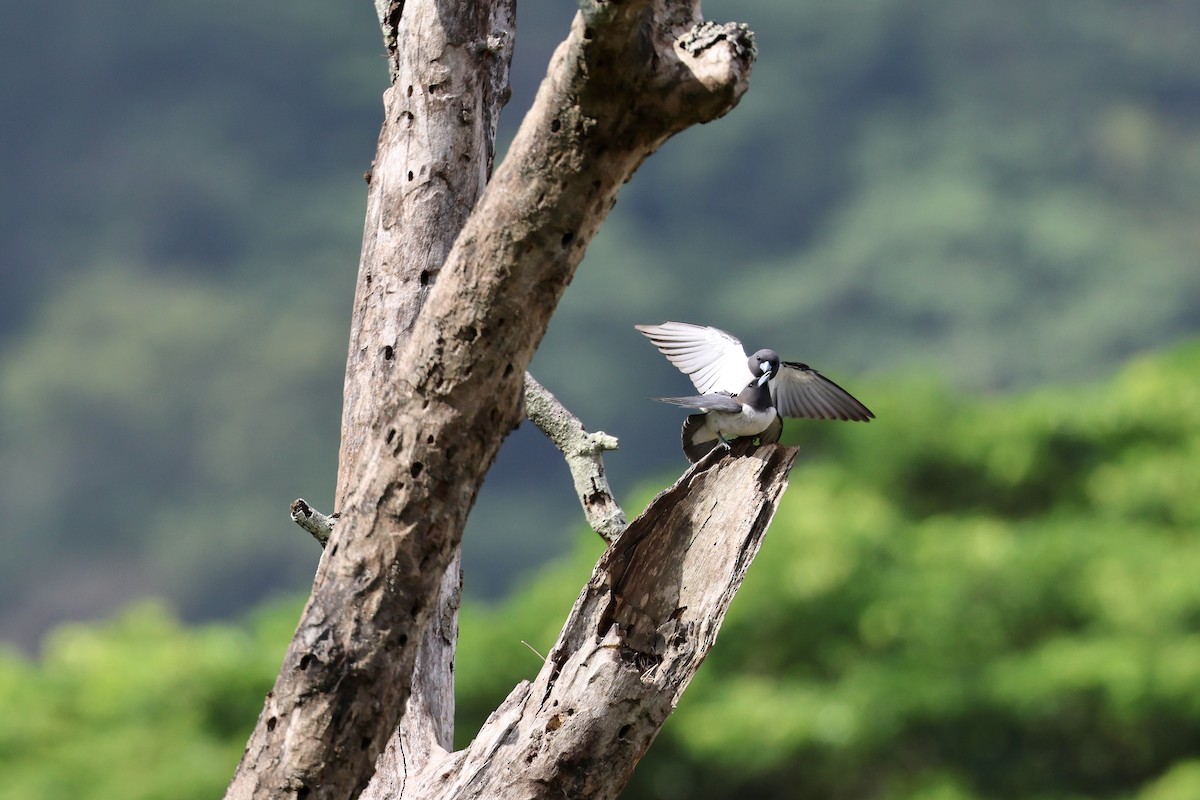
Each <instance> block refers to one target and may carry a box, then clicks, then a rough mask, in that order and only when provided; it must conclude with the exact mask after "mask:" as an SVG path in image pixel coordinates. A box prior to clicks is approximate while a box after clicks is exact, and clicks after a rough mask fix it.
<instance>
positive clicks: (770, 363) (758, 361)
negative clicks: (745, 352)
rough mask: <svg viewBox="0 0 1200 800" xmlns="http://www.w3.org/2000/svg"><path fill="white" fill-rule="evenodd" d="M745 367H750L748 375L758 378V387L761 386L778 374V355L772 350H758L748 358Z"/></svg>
mask: <svg viewBox="0 0 1200 800" xmlns="http://www.w3.org/2000/svg"><path fill="white" fill-rule="evenodd" d="M747 366H749V367H750V374H751V375H753V376H754V377H755V378H758V385H759V386H761V385H763V384H764V383H766V382H767V381H769V380H771V378H774V377H775V376H776V375H778V374H779V354H778V353H776V352H775V351H774V350H759V351H758V352H757V353H755V354H754V355H752V356H750V358H749V360H748V362H747Z"/></svg>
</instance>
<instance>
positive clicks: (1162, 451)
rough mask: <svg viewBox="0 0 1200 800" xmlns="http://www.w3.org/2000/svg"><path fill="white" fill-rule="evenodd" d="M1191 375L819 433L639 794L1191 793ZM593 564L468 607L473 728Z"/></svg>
mask: <svg viewBox="0 0 1200 800" xmlns="http://www.w3.org/2000/svg"><path fill="white" fill-rule="evenodd" d="M1197 374H1200V345H1193V346H1190V347H1186V348H1182V349H1179V350H1176V351H1173V352H1171V353H1168V354H1166V355H1164V356H1161V357H1158V358H1154V359H1145V360H1141V361H1138V362H1135V363H1133V364H1131V365H1130V366H1129V367H1128V368H1127V369H1126V370H1125V371H1124V372H1123V373H1122V374H1121V375H1120V376H1118V378H1117V379H1116V380H1115V381H1114V382H1113V384H1112V385H1111V386H1109V387H1096V386H1089V387H1084V388H1076V389H1071V390H1054V391H1044V392H1039V393H1036V394H1034V395H1031V396H1028V397H1024V398H1019V399H1016V400H1013V399H1009V400H994V401H988V402H984V403H979V404H968V403H965V402H963V400H962V399H961V398H956V397H953V396H951V395H949V394H947V393H945V392H944V391H939V390H934V389H931V388H930V387H928V386H925V387H922V386H900V387H898V388H897V389H896V390H895V391H894V392H887V391H886V390H883V389H880V390H879V395H880V397H881V402H880V403H879V404H878V406H877V408H876V410H877V411H878V412H879V419H878V420H877V421H875V422H872V423H871V425H870V426H869V427H868V426H862V427H858V426H856V427H850V426H846V427H844V428H834V429H832V430H830V429H829V428H828V427H827V428H826V429H824V430H825V431H826V432H825V435H823V436H822V437H821V438H820V439H819V440H817V442H816V444H815V445H813V446H812V447H808V449H809V450H810V452H812V451H816V453H817V455H814V456H813V457H812V458H811V460H809V461H808V462H807V463H805V464H803V465H802V466H800V467H799V468H798V469H797V470H796V472H795V474H794V475H793V477H792V482H791V486H790V488H789V489H788V491H787V494H786V496H785V500H784V503H783V505H782V507H781V508H780V510H779V513H778V515H777V516H776V518H775V520H774V522H773V524H772V527H771V530H770V532H769V534H768V537H767V540H766V542H765V544H764V546H763V549H762V552H761V554H760V555H759V557H758V559H757V561H756V562H755V564H754V567H753V568H752V570H751V572H750V575H749V577H748V579H747V581H746V583H745V585H744V587H743V589H742V591H741V592H740V593H739V595H738V597H737V600H736V601H735V603H734V606H733V608H732V610H731V612H730V615H729V618H728V619H727V621H726V623H725V627H724V629H723V630H722V633H721V638H720V641H719V642H718V644H717V647H716V648H715V650H714V651H713V653H712V655H711V656H710V657H709V659H708V661H707V662H706V664H705V666H704V668H703V669H702V670H701V673H700V674H699V676H698V677H697V679H696V681H695V683H694V684H693V686H692V687H691V689H690V690H689V691H688V693H687V694H686V695H685V696H684V699H683V701H682V703H681V705H680V707H679V710H678V711H677V713H676V714H675V715H674V716H673V717H672V718H671V719H670V720H669V722H668V723H667V726H666V727H665V729H664V731H663V733H662V735H661V736H660V738H659V740H658V742H657V743H656V744H655V746H654V747H653V748H652V749H651V751H650V753H649V755H648V757H647V758H646V760H645V761H644V762H643V763H642V765H641V767H639V770H638V772H637V774H636V776H635V781H634V785H633V786H632V787H631V789H630V790H629V794H628V796H630V797H656V798H672V797H689V798H704V797H711V798H723V797H763V798H773V797H777V798H781V799H782V798H793V797H821V798H838V799H840V798H925V799H932V798H962V799H963V800H968V799H969V800H985V799H986V800H992V799H993V798H996V799H998V798H1010V797H1022V798H1046V799H1047V800H1048V799H1049V798H1064V799H1065V798H1083V797H1089V798H1114V799H1115V798H1140V799H1141V800H1151V798H1159V797H1164V798H1165V797H1179V798H1183V797H1195V796H1200V769H1198V768H1197V765H1198V762H1197V757H1198V756H1200V753H1198V752H1197V750H1196V742H1198V741H1200V671H1198V670H1197V669H1196V665H1197V664H1200V633H1198V632H1197V629H1196V621H1197V620H1200V581H1197V580H1196V575H1197V574H1200V542H1197V541H1196V539H1195V536H1194V533H1195V530H1196V522H1197V520H1198V519H1200V471H1197V470H1196V469H1195V467H1194V465H1195V464H1196V463H1197V456H1200V384H1197V382H1196V380H1195V375H1197ZM817 430H818V429H817V427H816V426H815V425H814V426H813V427H812V428H811V429H810V428H809V427H808V426H805V425H803V424H802V423H801V424H793V425H791V426H790V428H789V432H790V434H791V435H792V436H794V437H795V439H796V440H797V441H800V442H808V441H809V440H810V437H809V434H810V432H816V431H817ZM803 446H806V447H807V445H803ZM822 451H824V452H833V453H834V455H833V457H829V458H826V457H822V456H821V455H820V453H821V452H822ZM586 560H587V559H584V558H580V559H579V561H578V562H577V563H574V564H573V565H572V566H571V567H570V568H565V567H564V568H560V569H559V570H558V571H557V572H556V573H547V574H545V575H544V576H543V577H542V578H541V579H540V580H539V581H537V582H535V583H534V584H533V585H532V586H530V587H528V588H527V589H526V590H524V591H523V592H522V593H520V594H519V595H518V596H517V597H516V598H514V600H513V601H512V602H511V603H510V604H508V605H505V606H502V607H500V608H497V609H494V610H492V611H488V612H483V611H481V610H479V609H473V608H470V607H468V608H467V609H466V611H465V613H464V622H463V629H464V632H467V633H468V634H469V635H468V636H465V637H464V643H463V648H462V654H461V662H462V666H461V667H460V671H459V676H460V692H461V693H462V695H463V700H462V703H461V706H462V709H463V711H464V712H466V713H467V714H469V715H470V717H471V719H470V723H468V724H467V725H466V726H465V727H468V728H471V726H473V725H477V724H478V722H479V721H480V719H481V715H482V713H483V711H484V710H485V709H490V708H491V707H493V706H494V705H495V703H496V702H497V701H498V699H499V697H501V696H502V695H503V692H506V691H507V690H508V688H510V687H511V686H512V684H513V682H514V681H515V680H516V679H518V678H520V677H529V676H530V675H531V674H532V673H533V672H535V671H536V668H537V666H538V664H537V663H536V661H535V660H533V659H531V658H530V656H529V655H528V651H526V650H525V648H524V647H523V646H522V645H521V644H520V640H521V639H525V640H527V641H530V642H531V643H536V644H537V645H538V646H539V648H540V649H543V652H544V651H545V649H546V648H549V647H550V646H551V641H552V638H553V635H554V631H555V630H556V628H557V626H558V624H559V623H560V620H561V616H562V613H563V611H564V610H565V609H566V608H567V606H568V598H569V597H570V596H571V595H572V593H573V591H574V590H573V589H572V587H577V586H578V585H579V583H580V580H581V576H582V575H586V572H587V565H586V564H585V563H584V562H585V561H586ZM484 653H486V656H485V655H483V654H484ZM472 662H474V664H473V663H472ZM471 729H473V728H471Z"/></svg>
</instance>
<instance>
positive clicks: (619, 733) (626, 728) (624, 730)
mask: <svg viewBox="0 0 1200 800" xmlns="http://www.w3.org/2000/svg"><path fill="white" fill-rule="evenodd" d="M632 728H633V726H632V725H622V726H621V730H619V731H617V738H618V739H624V738H625V737H626V736H628V735H629V731H630V730H631V729H632Z"/></svg>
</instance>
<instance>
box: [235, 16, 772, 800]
mask: <svg viewBox="0 0 1200 800" xmlns="http://www.w3.org/2000/svg"><path fill="white" fill-rule="evenodd" d="M376 9H377V11H378V13H379V19H380V23H381V25H382V28H383V34H384V40H385V44H386V46H387V49H388V54H389V61H390V65H391V77H392V83H391V87H390V88H389V90H388V91H387V92H386V94H385V96H384V108H385V120H384V124H383V128H382V131H381V133H380V138H379V146H378V150H377V154H376V159H375V162H374V165H373V168H372V171H371V172H370V173H369V181H370V188H369V193H368V207H367V220H366V225H365V230H364V240H363V250H362V259H361V262H360V266H359V275H358V284H357V290H356V294H355V306H354V317H353V322H352V330H351V341H350V353H349V358H348V362H347V371H346V384H345V402H344V409H345V410H344V414H343V430H342V439H343V440H342V447H341V452H340V458H339V474H338V485H337V508H338V515H337V519H336V524H332V521H331V520H330V519H329V518H325V517H323V516H321V515H319V514H317V513H316V512H314V511H312V509H310V508H308V507H307V506H306V505H304V504H301V503H298V504H297V505H296V506H295V507H294V509H293V512H294V514H295V516H297V518H298V520H300V521H303V522H304V524H305V526H306V527H308V528H309V529H310V530H313V531H314V533H315V535H318V536H319V537H326V538H327V539H328V543H327V546H326V547H325V549H324V551H323V554H322V558H321V562H320V565H319V567H318V569H317V574H316V577H315V579H314V584H313V589H312V594H311V596H310V598H309V601H308V603H307V605H306V606H305V609H304V612H303V615H302V617H301V620H300V623H299V626H298V628H297V630H296V633H295V636H294V638H293V640H292V642H291V645H290V646H289V648H288V651H287V654H286V656H285V657H284V662H283V665H282V667H281V670H280V673H279V677H278V679H277V680H276V683H275V686H274V688H273V690H272V691H271V692H270V694H268V696H267V699H266V702H265V704H264V708H263V711H262V714H261V715H260V717H259V720H258V723H257V725H256V727H255V729H254V732H253V733H252V735H251V737H250V740H249V742H248V744H247V747H246V752H245V754H244V756H243V758H242V761H241V763H240V764H239V766H238V770H237V772H236V774H235V775H234V778H233V781H232V783H231V784H230V787H229V790H228V792H227V795H226V796H227V797H228V798H282V797H297V798H317V797H321V798H326V797H328V798H353V797H358V796H360V795H361V796H364V797H374V798H397V797H405V798H410V797H411V798H416V797H422V798H424V797H487V798H506V797H522V798H533V797H555V798H559V797H564V796H565V797H589V798H597V797H598V798H603V797H613V796H615V795H616V794H617V793H618V792H619V791H620V790H621V788H622V787H623V786H624V785H625V783H626V782H627V781H628V778H629V776H630V774H631V773H632V770H633V768H634V766H635V765H636V764H637V762H638V760H639V759H640V758H641V756H642V754H643V753H644V752H645V750H646V748H647V747H648V746H649V745H650V743H651V741H652V740H653V738H654V736H655V735H656V734H657V732H658V730H659V728H660V726H661V725H662V723H663V722H664V721H665V720H666V717H667V716H668V714H669V713H670V712H671V710H672V709H673V708H674V706H675V703H676V702H677V700H678V698H679V696H680V694H681V693H682V691H683V690H684V688H685V687H686V686H687V684H688V682H689V680H690V679H691V677H692V675H693V674H694V673H695V670H696V669H697V668H698V667H699V665H700V663H701V661H702V660H703V659H704V657H705V655H706V654H707V652H708V650H709V648H710V647H711V646H712V643H713V641H714V639H715V636H716V633H717V630H718V628H719V626H720V623H721V621H722V619H723V617H724V613H725V610H726V609H727V608H728V605H729V602H730V600H731V599H732V596H733V594H734V592H735V591H736V590H737V588H738V586H739V585H740V583H741V579H742V576H743V575H744V573H745V570H746V568H747V567H748V566H749V563H750V561H751V560H752V559H753V556H754V554H755V553H756V552H757V548H758V545H759V542H760V541H761V538H762V535H763V533H764V531H765V530H766V527H767V525H768V523H769V521H770V519H771V517H772V515H773V513H774V510H775V507H776V503H777V501H778V499H779V496H780V494H781V492H782V490H783V487H784V485H785V480H786V475H787V471H788V469H789V468H790V466H791V463H792V460H793V458H794V453H793V452H792V451H791V450H789V449H786V448H779V447H774V446H767V447H763V448H760V449H758V450H757V451H752V452H747V448H745V447H740V448H735V451H734V453H733V454H732V456H731V457H726V458H721V457H719V456H720V455H721V454H719V453H715V454H714V455H713V456H712V457H710V458H707V459H705V460H703V461H701V462H700V463H698V464H696V465H694V466H693V467H692V468H691V469H690V470H689V471H688V472H687V473H686V474H685V475H684V476H683V477H682V478H681V479H680V481H679V482H678V483H676V485H675V486H674V487H672V488H671V489H669V490H668V491H666V492H664V493H663V494H662V495H660V496H659V497H658V498H657V499H656V500H655V501H654V502H653V503H652V504H651V506H650V507H649V508H648V509H647V510H646V512H645V513H643V515H642V516H641V517H640V518H639V519H637V520H635V521H634V522H633V523H632V524H630V525H629V526H628V528H627V529H625V530H624V531H623V532H621V528H622V527H623V523H624V517H623V516H622V515H621V513H620V509H619V507H617V506H616V504H615V501H613V500H612V498H611V496H609V495H606V486H605V484H604V483H603V480H602V475H603V473H602V469H601V467H600V462H599V456H598V454H599V452H600V451H601V450H603V449H605V448H606V447H611V446H613V442H612V441H610V440H609V439H608V438H607V437H604V436H603V435H602V434H587V433H586V432H585V431H583V429H582V426H581V425H579V424H578V422H577V421H574V420H573V418H571V417H570V416H569V414H568V413H567V412H566V411H565V410H564V409H561V408H556V404H555V403H554V402H553V400H552V398H551V397H550V396H549V395H548V393H547V392H545V391H544V390H542V389H540V387H539V386H538V385H537V384H536V382H535V381H532V380H527V379H526V375H525V368H526V366H527V365H528V363H529V361H530V359H531V357H532V355H533V353H534V350H535V349H536V347H537V345H538V343H539V342H540V340H541V338H542V335H543V334H544V332H545V330H546V326H547V324H548V322H549V319H550V315H551V314H552V313H553V310H554V308H555V307H556V305H557V303H558V300H559V298H560V297H561V295H562V292H563V291H564V290H565V288H566V286H567V284H568V283H569V282H570V280H571V277H572V274H573V273H574V270H575V268H576V266H577V265H578V263H579V261H580V260H581V259H582V257H583V253H584V250H585V249H586V247H587V245H588V243H589V242H590V241H591V239H592V237H593V236H594V234H595V233H596V231H597V230H598V228H599V226H600V224H601V222H602V221H603V219H604V217H605V215H606V214H607V212H608V210H609V209H610V208H611V207H612V205H613V203H614V202H615V199H616V194H617V191H618V189H619V188H620V186H621V185H622V184H623V183H624V182H626V181H627V180H629V178H630V176H631V175H632V174H633V172H634V170H636V168H637V167H638V165H639V164H640V163H641V162H642V161H643V160H644V159H645V158H646V157H647V156H649V155H650V154H651V153H652V152H653V151H654V150H655V149H657V148H658V146H659V145H661V144H662V142H664V141H665V140H666V139H667V138H668V137H670V136H671V135H672V134H674V133H676V132H678V131H680V130H683V129H684V128H686V127H688V126H690V125H693V124H697V123H703V122H707V121H710V120H712V119H715V118H717V117H719V116H721V115H723V114H725V113H726V112H728V111H729V110H730V109H731V108H733V106H734V105H736V103H737V101H738V100H739V98H740V97H741V95H742V94H743V92H744V91H745V90H746V87H747V81H748V78H749V72H750V65H751V62H752V60H753V56H754V48H753V40H752V36H751V34H750V33H749V31H748V30H746V29H745V27H744V26H741V25H736V24H726V25H716V24H712V23H706V22H704V21H703V20H702V18H701V16H700V11H699V4H698V2H697V1H696V0H622V1H621V2H617V1H616V0H581V2H580V12H579V13H578V14H577V16H576V18H575V20H574V22H573V24H572V26H571V30H570V33H569V35H568V36H567V39H566V40H565V41H564V42H563V43H562V44H561V45H560V46H559V47H558V49H557V51H556V52H555V54H554V56H553V58H552V60H551V63H550V67H549V70H548V74H547V76H546V78H545V80H544V82H543V83H542V86H541V88H540V90H539V92H538V94H537V97H536V99H535V101H534V104H533V107H532V108H531V109H530V111H529V112H528V114H527V115H526V117H525V119H524V122H523V123H522V125H521V128H520V130H519V132H518V134H517V136H516V138H515V140H514V142H513V144H512V146H511V147H510V149H509V152H508V155H507V156H506V157H505V159H504V160H503V162H502V163H501V164H500V166H499V167H498V168H497V169H496V171H495V174H494V176H493V177H492V179H491V181H490V183H489V182H487V177H488V173H489V171H490V170H491V165H492V164H491V162H492V152H493V150H492V148H493V141H494V132H495V125H496V118H497V114H498V113H499V109H500V106H501V105H502V104H503V102H504V101H505V99H506V98H507V95H508V87H507V80H508V60H509V56H510V54H511V48H512V43H513V36H514V31H513V0H479V1H478V2H475V3H455V2H449V0H407V2H404V1H403V0H376ZM485 184H486V185H485ZM526 392H528V396H529V398H530V399H529V402H528V407H529V409H530V411H531V414H532V415H533V416H537V417H538V418H539V424H540V425H541V426H542V427H543V429H544V430H546V431H547V433H548V434H550V435H551V436H552V438H555V441H556V443H558V444H559V446H560V448H562V449H563V450H564V453H565V454H566V455H567V456H568V460H569V462H570V463H571V464H572V471H573V474H574V475H575V477H576V487H577V489H578V490H579V493H580V498H581V502H582V503H583V505H584V508H585V510H586V511H588V512H589V519H591V520H593V524H594V526H595V527H596V528H597V530H598V531H599V532H601V533H602V535H605V536H606V538H607V539H609V540H611V541H612V544H610V547H609V549H608V550H607V551H606V553H605V554H604V556H603V557H602V559H601V561H600V562H599V564H598V565H597V566H596V569H595V572H594V573H593V575H592V578H591V579H590V580H589V582H588V584H587V585H586V586H585V587H584V589H583V591H582V593H581V595H580V597H579V599H578V601H577V602H576V604H575V607H574V608H573V609H572V611H571V614H570V618H569V619H568V621H567V624H566V626H565V627H564V629H563V632H562V634H561V636H560V639H559V641H558V643H557V644H556V646H555V648H554V650H553V651H552V652H551V654H550V656H549V658H548V659H547V662H546V665H545V667H544V668H543V670H542V672H541V674H540V675H539V676H538V678H537V680H536V681H535V682H533V683H532V684H529V683H523V684H521V685H520V686H518V687H517V688H516V689H514V690H513V693H512V694H511V695H510V696H509V698H508V699H507V700H506V701H505V702H504V703H503V704H502V705H501V706H500V708H498V709H497V710H496V712H495V713H494V714H493V715H492V716H491V717H490V718H489V720H488V722H487V723H486V724H485V726H484V728H483V729H482V730H481V731H480V734H479V736H478V737H477V738H476V739H475V741H474V742H473V744H472V745H471V746H470V747H469V748H467V749H466V750H463V751H460V752H456V753H451V752H449V751H450V748H451V733H452V727H451V724H452V713H453V697H452V685H453V684H452V676H451V665H452V663H453V652H454V639H455V629H456V620H455V612H456V609H457V603H458V592H459V586H460V578H459V570H458V550H459V546H460V542H461V537H462V531H463V527H464V524H465V521H466V516H467V512H468V510H469V509H470V507H471V505H472V503H473V502H474V499H475V496H476V493H477V492H478V490H479V487H480V485H481V483H482V481H483V478H484V475H485V474H486V472H487V469H488V468H489V467H490V465H491V464H492V462H493V460H494V459H495V456H496V454H497V451H498V450H499V447H500V443H501V441H502V440H503V439H504V437H505V436H506V435H507V434H508V432H509V431H511V430H512V429H513V428H514V427H515V426H516V425H517V423H518V422H519V421H520V420H521V418H522V415H523V413H524V407H525V405H526V403H525V402H523V400H524V398H525V396H526ZM547 409H549V410H547ZM555 415H557V416H555ZM331 527H332V532H330V528H331ZM618 534H619V535H618Z"/></svg>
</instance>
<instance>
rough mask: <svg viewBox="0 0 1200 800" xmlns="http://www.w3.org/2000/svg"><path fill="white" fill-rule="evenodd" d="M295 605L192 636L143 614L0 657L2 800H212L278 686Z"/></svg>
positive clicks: (160, 617) (71, 631) (165, 619)
mask: <svg viewBox="0 0 1200 800" xmlns="http://www.w3.org/2000/svg"><path fill="white" fill-rule="evenodd" d="M295 618H296V612H295V608H283V607H279V608H275V609H271V610H269V611H265V612H259V613H257V614H255V615H254V616H253V617H252V618H251V619H250V621H249V623H248V624H246V625H244V626H240V627H233V626H224V625H222V626H217V625H212V626H207V627H204V628H197V629H188V628H184V627H181V626H180V625H179V623H178V622H177V621H175V620H174V619H172V618H171V617H170V616H169V615H167V614H166V613H165V612H164V611H163V610H162V608H161V607H158V606H155V605H142V606H139V607H136V608H133V609H131V610H129V611H127V612H125V613H124V614H122V615H121V616H120V617H119V618H117V619H115V620H113V621H111V622H108V623H105V624H103V625H96V626H94V627H90V628H89V627H84V626H69V627H63V628H60V629H58V630H57V631H55V632H54V634H53V635H52V636H50V637H49V638H48V640H47V641H46V643H45V648H44V651H43V654H42V657H41V658H40V659H39V661H38V662H37V663H36V664H32V663H30V662H28V661H26V660H25V659H24V658H22V657H20V656H17V655H14V654H11V653H7V654H6V653H3V652H0V713H2V714H3V718H4V725H2V726H0V763H3V764H4V765H5V767H4V780H3V781H2V782H0V798H4V800H9V799H10V798H11V800H42V799H45V800H51V798H75V799H76V800H86V798H97V800H99V798H112V797H123V798H129V800H151V799H152V798H163V800H165V799H166V798H172V800H175V799H177V798H196V800H201V798H212V797H219V796H220V795H221V793H222V792H223V791H224V787H225V786H226V784H227V783H228V782H229V778H230V776H231V775H232V774H233V769H234V767H235V766H236V765H237V761H238V759H239V758H240V757H241V752H242V747H243V746H244V744H245V740H246V737H247V736H248V735H249V733H250V730H251V728H252V727H253V725H254V720H255V718H256V716H257V713H258V710H259V709H260V708H261V707H262V699H263V696H264V695H265V694H266V692H267V690H269V689H270V687H271V684H272V683H273V682H274V679H275V674H276V672H277V671H278V669H279V661H280V658H281V655H280V654H281V653H282V648H283V645H284V644H285V643H286V642H287V640H288V638H289V637H290V635H291V630H292V627H293V626H294V624H295Z"/></svg>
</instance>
